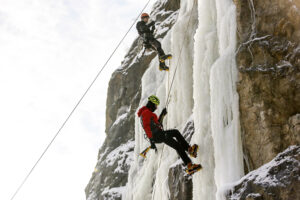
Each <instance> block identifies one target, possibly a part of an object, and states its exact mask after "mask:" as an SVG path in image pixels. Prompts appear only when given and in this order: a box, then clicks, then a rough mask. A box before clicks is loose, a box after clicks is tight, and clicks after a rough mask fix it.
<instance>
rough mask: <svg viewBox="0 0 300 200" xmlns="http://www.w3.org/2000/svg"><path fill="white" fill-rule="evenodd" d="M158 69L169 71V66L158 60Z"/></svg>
mask: <svg viewBox="0 0 300 200" xmlns="http://www.w3.org/2000/svg"><path fill="white" fill-rule="evenodd" d="M159 70H160V71H163V70H165V71H169V67H167V66H166V64H165V62H159Z"/></svg>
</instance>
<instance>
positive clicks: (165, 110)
mask: <svg viewBox="0 0 300 200" xmlns="http://www.w3.org/2000/svg"><path fill="white" fill-rule="evenodd" d="M166 114H168V112H167V108H164V109H163V110H162V111H161V114H160V115H162V116H165V115H166Z"/></svg>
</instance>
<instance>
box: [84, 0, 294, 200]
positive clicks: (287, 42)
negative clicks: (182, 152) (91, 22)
mask: <svg viewBox="0 0 300 200" xmlns="http://www.w3.org/2000/svg"><path fill="white" fill-rule="evenodd" d="M299 4H300V3H299V1H295V0H274V1H259V0H181V1H180V0H157V2H156V4H155V5H154V7H153V11H152V13H151V16H152V17H153V19H154V20H155V21H156V22H157V24H156V25H157V26H156V28H157V32H156V37H157V38H159V40H160V41H161V42H162V45H163V48H164V49H165V51H166V52H172V54H173V59H172V60H171V62H170V63H169V64H170V72H168V73H166V72H161V71H159V70H158V61H157V58H156V53H155V52H146V53H145V55H144V56H142V51H143V49H142V45H141V43H140V41H139V39H136V40H135V41H134V42H133V44H132V46H131V48H130V50H129V52H128V54H127V55H126V56H125V58H124V61H123V62H122V65H121V67H119V68H118V69H117V70H116V71H115V72H114V73H113V75H112V78H111V80H110V83H109V89H108V97H107V112H106V134H107V137H106V140H105V142H104V144H103V146H102V147H101V149H100V150H99V155H98V162H97V165H96V167H95V171H94V172H93V175H92V178H91V180H90V182H89V184H88V185H87V187H86V190H85V191H86V196H87V199H88V200H118V199H126V200H137V199H138V200H140V199H144V200H148V199H149V200H150V199H151V200H152V199H155V200H167V199H168V200H169V199H172V200H175V199H180V200H191V199H197V200H198V199H208V200H215V199H216V200H224V199H247V200H251V199H258V200H259V199H274V200H275V199H276V200H277V199H295V198H298V196H297V190H298V189H299V175H300V174H299V146H291V145H299V144H300V77H299V76H300V73H299V70H300V43H299V42H300V41H299V40H300V26H299V24H300V5H299ZM151 94H156V95H157V96H159V98H160V99H161V102H162V103H161V104H162V105H161V106H160V107H159V109H158V112H157V114H159V111H161V109H162V108H163V107H164V106H166V105H167V104H165V102H166V100H167V97H168V94H170V104H168V115H167V118H166V119H165V122H164V127H165V128H167V129H168V128H176V129H179V130H180V131H181V133H182V134H183V135H184V137H185V138H186V139H187V140H188V141H189V142H190V143H191V144H192V143H197V144H198V145H199V146H200V150H199V157H198V158H197V159H193V161H194V162H197V163H201V164H202V165H203V170H201V171H200V172H199V173H197V174H195V175H194V176H193V177H189V176H187V175H186V173H185V172H184V166H183V164H182V162H181V160H180V159H179V157H178V155H177V154H176V152H175V151H174V150H173V149H171V148H170V147H168V146H164V145H157V146H158V153H154V152H152V151H150V152H149V153H148V156H147V159H143V158H141V157H140V156H139V153H140V152H141V151H142V150H143V149H144V148H145V147H147V146H148V145H149V143H148V142H147V141H146V140H145V139H144V132H143V129H142V127H141V125H140V121H139V119H138V117H137V116H136V111H137V109H138V108H139V107H140V106H143V105H144V104H145V103H146V102H147V97H148V96H149V95H151ZM288 147H289V148H288ZM287 148H288V149H287ZM285 149H287V150H286V151H284V150H285ZM283 151H284V152H283ZM280 152H283V153H281V154H279V153H280ZM278 154H279V155H278ZM277 155H278V156H277ZM276 156H277V157H276ZM274 157H276V158H275V159H274ZM272 159H274V160H273V161H271V160H272ZM270 161H271V162H270ZM268 162H270V163H269V164H266V163H268ZM264 164H266V165H264ZM263 165H264V166H263ZM260 167H261V168H260ZM244 174H246V176H245V177H243V176H244ZM270 177H271V178H270ZM258 180H259V181H258ZM265 180H270V181H269V182H268V184H267V183H266V182H264V181H265ZM281 181H282V184H279V182H281ZM277 183H278V184H277ZM290 190H291V191H292V192H289V191H290Z"/></svg>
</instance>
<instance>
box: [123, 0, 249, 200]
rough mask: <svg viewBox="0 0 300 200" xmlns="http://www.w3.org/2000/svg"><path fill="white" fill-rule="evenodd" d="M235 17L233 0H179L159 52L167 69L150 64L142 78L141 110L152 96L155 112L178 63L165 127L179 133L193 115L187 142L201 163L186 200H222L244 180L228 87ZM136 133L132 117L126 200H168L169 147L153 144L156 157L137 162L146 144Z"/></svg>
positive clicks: (232, 77)
mask: <svg viewBox="0 0 300 200" xmlns="http://www.w3.org/2000/svg"><path fill="white" fill-rule="evenodd" d="M235 12H236V11H235V6H234V4H233V2H232V0H198V1H197V0H182V1H181V8H180V11H179V15H178V18H177V21H176V24H175V25H174V27H173V28H172V31H171V32H169V33H168V35H167V36H166V37H165V38H164V40H163V41H162V45H163V48H164V49H165V50H166V52H172V54H173V59H172V60H171V63H170V66H171V67H170V72H168V73H167V72H160V71H158V61H157V60H156V59H155V60H153V61H152V63H151V65H150V66H149V69H148V70H147V72H146V73H145V74H144V76H143V79H142V98H141V99H142V100H141V102H140V106H142V105H145V104H146V102H147V97H148V96H149V95H151V94H156V95H157V96H159V98H160V99H161V102H162V105H161V106H160V108H159V109H158V111H157V114H158V113H160V111H161V109H162V108H163V107H164V106H165V104H164V102H166V98H167V94H168V92H169V87H170V85H171V81H172V78H173V76H174V72H175V69H176V66H177V64H178V69H177V72H176V74H175V79H174V85H173V87H172V90H171V98H170V104H169V106H168V115H167V116H168V117H167V119H166V120H165V127H167V128H178V129H179V130H181V129H182V128H183V127H182V126H183V125H184V124H185V123H186V121H187V120H188V119H189V118H190V117H191V116H193V118H194V121H195V134H194V136H193V138H192V143H197V144H199V146H200V152H199V158H197V159H195V160H194V162H198V163H199V162H200V163H201V164H202V165H203V170H202V171H200V172H199V173H197V174H195V175H194V176H193V185H194V187H193V190H194V191H193V199H197V200H199V199H210V200H214V199H224V198H225V196H224V194H223V190H224V188H226V186H227V185H228V184H230V183H231V182H233V181H236V180H238V179H240V177H241V176H242V175H243V162H242V149H241V140H240V129H239V112H238V94H237V92H236V86H235V85H236V79H237V70H236V64H235V48H236V34H235V33H236V18H235ZM190 17H191V22H190V25H189V27H187V25H188V21H189V19H190ZM198 21H199V23H198ZM196 30H197V31H196ZM185 37H186V38H185ZM181 49H182V52H181ZM143 135H144V132H143V130H142V127H141V125H140V119H138V118H137V117H136V124H135V146H136V147H135V156H134V157H135V160H134V163H133V164H132V167H131V169H130V172H129V178H128V184H127V194H126V195H125V199H128V200H129V199H130V200H135V199H144V200H148V199H156V200H164V199H166V200H168V199H169V188H168V181H167V180H168V171H169V167H170V166H171V165H172V164H173V163H174V162H175V161H176V160H177V158H178V156H177V154H176V152H175V151H174V150H173V149H171V148H169V147H167V146H164V145H158V153H157V154H155V153H154V152H152V151H150V153H149V155H148V158H147V159H146V160H143V159H142V158H140V157H139V156H138V154H139V152H141V151H142V150H143V149H144V148H145V147H146V146H148V145H149V143H148V142H147V141H146V140H145V139H144V137H143Z"/></svg>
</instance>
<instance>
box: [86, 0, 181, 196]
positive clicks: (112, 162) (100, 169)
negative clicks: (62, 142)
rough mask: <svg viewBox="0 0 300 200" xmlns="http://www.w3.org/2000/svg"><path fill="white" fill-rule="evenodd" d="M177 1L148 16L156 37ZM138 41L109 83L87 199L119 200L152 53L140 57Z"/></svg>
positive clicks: (161, 4)
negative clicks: (103, 127) (101, 141)
mask: <svg viewBox="0 0 300 200" xmlns="http://www.w3.org/2000/svg"><path fill="white" fill-rule="evenodd" d="M179 7H180V1H179V0H175V1H174V0H173V1H171V0H169V1H158V2H157V3H156V4H155V5H154V7H153V11H152V13H151V16H152V17H153V18H154V19H155V20H156V29H157V30H159V31H157V33H156V37H157V38H163V37H164V36H165V35H166V34H167V32H168V31H169V30H170V28H171V27H172V26H173V24H174V22H175V17H174V16H176V11H177V10H178V9H179ZM142 51H143V48H142V43H141V41H140V39H139V38H137V39H136V40H135V41H134V42H133V44H132V46H131V48H130V50H129V52H128V54H127V55H126V56H125V59H124V61H123V62H122V65H121V67H120V68H119V69H117V70H116V71H115V72H114V73H113V74H112V77H111V80H110V82H109V88H108V94H107V103H106V134H107V137H106V139H105V142H104V144H103V146H102V147H101V149H100V150H99V154H98V162H97V165H96V167H95V171H94V172H93V174H92V178H91V179H90V182H89V183H88V185H87V187H86V189H85V192H86V197H87V199H88V200H105V199H116V200H117V199H121V198H122V193H124V192H125V191H124V186H125V185H126V183H127V176H128V170H129V168H130V163H131V161H132V159H133V158H132V157H133V149H134V141H133V140H134V124H135V114H136V111H137V107H138V105H139V102H140V96H141V79H142V76H143V74H144V72H145V71H146V69H147V68H148V66H149V64H150V62H151V61H152V59H154V57H155V56H156V53H155V52H146V53H145V55H144V56H142Z"/></svg>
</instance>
